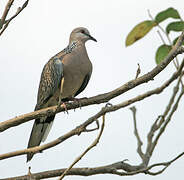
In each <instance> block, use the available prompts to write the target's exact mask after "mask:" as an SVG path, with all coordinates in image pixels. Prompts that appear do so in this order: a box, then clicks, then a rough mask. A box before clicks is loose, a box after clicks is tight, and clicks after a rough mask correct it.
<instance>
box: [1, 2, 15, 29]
mask: <svg viewBox="0 0 184 180" xmlns="http://www.w3.org/2000/svg"><path fill="white" fill-rule="evenodd" d="M13 2H14V0H9V1H8V3H7V4H6V7H5V9H4V12H3V15H2V17H1V25H0V29H1V27H3V24H4V23H5V20H6V17H7V15H8V12H9V10H10V8H11V6H12V4H13Z"/></svg>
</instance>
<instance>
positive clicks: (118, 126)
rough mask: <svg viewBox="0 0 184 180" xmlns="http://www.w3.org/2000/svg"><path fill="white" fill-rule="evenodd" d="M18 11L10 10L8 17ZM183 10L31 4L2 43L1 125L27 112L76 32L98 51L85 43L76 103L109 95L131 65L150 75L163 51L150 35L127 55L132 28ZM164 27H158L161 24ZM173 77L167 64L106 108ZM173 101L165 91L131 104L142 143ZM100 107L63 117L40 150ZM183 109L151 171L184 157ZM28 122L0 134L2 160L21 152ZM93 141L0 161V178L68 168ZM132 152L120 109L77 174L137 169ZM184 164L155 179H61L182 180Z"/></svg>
mask: <svg viewBox="0 0 184 180" xmlns="http://www.w3.org/2000/svg"><path fill="white" fill-rule="evenodd" d="M5 2H7V1H6V0H2V1H0V12H2V10H3V7H4V6H5ZM21 2H24V1H23V0H21V1H19V3H20V4H21ZM17 5H18V4H17V3H14V10H16V8H17ZM183 5H184V3H183V2H182V1H181V0H175V1H173V0H163V1H160V0H154V1H153V0H152V1H151V0H150V1H147V0H142V1H136V0H129V1H122V0H116V1H112V0H108V1H107V0H101V1H99V0H93V1H86V0H77V1H76V0H68V1H60V0H55V1H51V0H44V1H43V0H42V1H41V0H39V1H38V0H37V1H36V0H30V3H29V5H28V7H27V8H26V9H25V10H24V11H23V12H22V13H21V14H20V15H19V16H18V17H17V18H16V19H15V20H14V21H13V22H12V23H11V24H10V25H9V27H8V29H7V30H6V31H5V32H4V34H3V35H2V36H1V37H0V38H1V39H0V52H1V53H0V60H1V61H0V82H1V89H0V96H1V101H0V107H1V110H0V114H1V121H5V120H8V119H10V118H13V117H15V116H17V115H21V114H25V113H28V112H32V111H33V109H34V106H35V105H36V96H37V90H38V85H39V80H40V74H41V71H42V68H43V66H44V64H45V63H46V62H47V61H48V60H49V58H50V57H52V56H53V55H55V54H56V53H57V52H59V51H61V50H62V49H63V48H65V47H66V46H67V44H68V39H69V34H70V32H71V31H72V30H73V29H74V28H76V27H80V26H83V27H87V28H88V29H89V31H90V33H91V35H92V36H94V37H95V38H96V39H97V40H98V42H97V43H95V42H92V41H90V42H87V44H86V46H87V50H88V54H89V57H90V59H91V61H92V63H93V73H92V77H91V80H90V82H89V84H88V86H87V88H86V89H85V91H84V92H83V93H81V94H80V95H79V96H78V97H91V96H94V95H97V94H102V93H105V92H108V91H111V90H113V89H115V88H117V87H119V86H120V85H123V84H124V83H126V82H127V81H129V80H131V79H133V78H135V74H136V70H137V63H139V64H140V66H141V73H142V74H144V73H146V72H148V71H150V70H151V69H152V68H153V67H155V60H154V58H155V51H156V49H157V47H158V46H160V45H161V43H162V42H161V40H160V38H159V36H158V34H157V32H156V29H155V30H153V31H152V32H150V33H149V35H148V36H146V37H145V38H144V39H142V40H140V41H139V42H137V43H135V44H134V45H132V46H131V47H128V48H126V47H125V39H126V36H127V34H128V33H129V31H130V30H131V29H132V28H133V27H134V26H135V25H136V24H138V23H139V22H141V21H144V20H147V19H149V17H148V13H147V10H148V9H149V10H150V11H151V13H152V15H153V16H155V15H156V14H157V13H158V12H159V11H162V10H165V9H167V8H169V7H174V8H176V9H177V10H178V11H179V12H180V14H181V16H182V17H183V18H184V11H183ZM167 22H169V20H168V21H167ZM162 25H163V27H164V25H165V23H163V24H162ZM171 72H174V67H173V64H170V65H169V66H168V67H167V68H166V70H165V72H162V73H160V74H159V75H158V76H157V77H156V78H155V80H154V81H153V82H150V83H147V84H145V85H141V86H140V87H138V88H135V89H133V90H131V91H130V92H128V93H125V94H123V95H121V96H120V97H118V98H115V99H113V100H112V101H110V102H111V103H112V104H116V103H120V102H123V101H125V100H127V99H129V98H131V97H135V96H136V95H139V94H141V93H144V92H146V91H148V90H151V89H153V88H154V87H157V86H159V85H161V84H162V82H163V81H164V80H166V79H167V78H168V77H169V76H168V74H169V73H170V74H171ZM173 85H174V83H173V84H172V86H173ZM171 93H172V90H171V89H170V88H169V89H167V90H165V91H164V93H163V94H162V95H154V96H153V97H150V98H147V99H145V100H144V101H142V102H137V103H136V104H134V105H135V106H136V107H137V111H138V113H137V119H138V122H137V123H138V128H139V131H140V134H141V137H142V139H143V140H146V135H147V133H148V130H149V129H150V126H151V124H152V123H153V121H154V120H155V119H156V118H157V116H158V115H160V114H162V113H163V111H164V109H165V106H166V105H167V103H168V99H169V97H170V95H171ZM102 106H104V104H101V105H93V106H89V107H84V108H82V109H81V110H80V109H77V110H76V111H75V112H73V110H72V111H69V115H67V114H66V113H65V114H64V113H59V114H57V117H56V118H55V122H54V125H53V127H52V129H51V132H50V134H49V136H48V138H47V140H46V143H47V142H50V141H52V140H54V139H56V138H57V137H59V136H61V135H63V134H65V133H66V132H68V131H70V130H71V129H73V128H74V127H76V126H77V125H79V124H81V123H82V122H84V121H85V120H87V119H88V118H89V117H91V116H92V115H94V114H96V113H97V112H98V111H99V110H100V108H101V107H102ZM183 108H184V103H183V102H182V101H181V103H180V107H179V109H178V111H177V112H176V114H175V115H174V117H173V120H172V122H171V123H170V125H169V126H168V128H167V130H166V132H165V134H164V135H163V137H161V139H160V141H159V143H158V145H157V148H156V149H155V152H154V154H153V157H152V159H151V164H152V163H159V162H163V161H168V160H171V159H172V158H174V157H175V156H176V155H178V154H179V153H181V152H182V151H183V149H184V148H183V147H184V142H183V127H184V122H183V116H184V113H183ZM33 122H34V121H30V122H28V123H24V124H22V125H20V126H16V127H14V128H10V129H8V130H7V131H5V132H3V133H2V134H1V136H0V142H1V143H0V154H2V153H6V152H10V151H15V150H20V149H24V148H26V147H27V143H28V139H29V136H30V132H31V129H32V123H33ZM97 134H98V132H97V131H96V132H91V133H85V134H82V135H80V136H77V137H73V138H71V139H70V140H68V141H65V142H64V143H62V144H59V145H57V146H56V147H54V148H52V149H49V150H46V151H44V152H43V153H42V154H36V155H35V156H34V158H33V159H32V160H31V162H30V163H26V156H25V155H22V156H17V157H14V158H10V159H7V160H3V161H1V162H0V171H1V172H0V178H3V177H11V176H18V175H24V174H27V172H28V167H29V166H31V168H32V169H31V171H32V172H33V173H36V172H40V171H46V170H51V169H59V168H67V167H68V166H69V165H70V164H71V163H72V162H73V161H74V160H75V158H76V157H78V156H79V155H80V154H81V153H82V152H83V151H84V150H85V149H86V148H87V147H88V146H89V145H90V144H91V143H92V141H93V140H94V139H95V138H96V136H97ZM144 147H145V146H144ZM136 148H137V142H136V139H135V137H134V134H133V120H132V114H131V112H130V110H129V107H126V108H123V109H121V110H119V111H116V112H114V113H110V114H108V115H107V116H106V126H105V130H104V133H103V135H102V137H101V140H100V143H99V144H98V145H97V146H96V147H95V148H94V149H92V150H91V151H90V152H89V153H88V154H87V155H86V156H85V157H84V158H83V159H82V160H81V161H80V162H79V163H78V164H77V165H76V166H75V167H95V166H103V165H107V164H111V163H114V162H117V161H121V160H124V159H129V163H130V164H132V165H137V164H139V163H140V158H139V156H138V155H137V153H136ZM183 164H184V160H183V158H180V159H179V160H177V161H176V162H175V163H173V164H172V165H171V166H170V167H169V168H168V169H167V170H166V171H165V172H164V173H163V174H161V175H158V176H149V175H144V174H140V175H136V176H134V177H133V176H130V177H120V176H115V175H95V176H91V177H82V176H78V177H77V176H67V177H65V179H70V180H77V179H87V180H101V179H106V180H111V179H112V178H113V180H120V179H128V180H135V179H136V180H154V179H159V180H165V179H167V180H172V179H173V178H179V179H181V178H182V177H183V172H182V170H183V167H184V165H183ZM53 179H57V178H53Z"/></svg>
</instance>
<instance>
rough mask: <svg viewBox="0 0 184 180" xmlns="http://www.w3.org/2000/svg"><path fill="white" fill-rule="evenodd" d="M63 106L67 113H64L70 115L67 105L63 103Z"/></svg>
mask: <svg viewBox="0 0 184 180" xmlns="http://www.w3.org/2000/svg"><path fill="white" fill-rule="evenodd" d="M62 106H63V107H64V109H65V111H64V112H66V113H67V114H69V113H68V109H67V107H66V103H64V102H63V104H62Z"/></svg>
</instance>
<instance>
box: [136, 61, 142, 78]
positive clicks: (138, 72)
mask: <svg viewBox="0 0 184 180" xmlns="http://www.w3.org/2000/svg"><path fill="white" fill-rule="evenodd" d="M137 66H138V68H137V72H136V76H135V79H137V78H138V76H139V74H140V73H141V68H140V65H139V63H138V64H137Z"/></svg>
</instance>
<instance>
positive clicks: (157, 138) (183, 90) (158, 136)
mask: <svg viewBox="0 0 184 180" xmlns="http://www.w3.org/2000/svg"><path fill="white" fill-rule="evenodd" d="M183 94H184V89H182V91H181V93H180V95H179V97H178V98H177V101H176V103H175V104H174V106H173V108H172V110H171V112H170V114H169V116H168V118H167V119H166V121H165V122H164V125H163V126H162V127H161V128H160V130H159V133H158V135H157V136H156V138H155V140H154V141H153V146H152V150H151V153H152V152H153V150H154V148H155V146H156V144H157V143H158V140H159V138H160V136H161V135H162V134H163V132H164V131H165V128H166V127H167V125H168V123H169V122H170V121H171V118H172V116H173V114H174V113H175V112H176V110H177V108H178V104H179V102H180V100H181V98H182V96H183Z"/></svg>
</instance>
